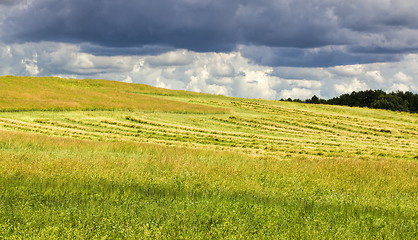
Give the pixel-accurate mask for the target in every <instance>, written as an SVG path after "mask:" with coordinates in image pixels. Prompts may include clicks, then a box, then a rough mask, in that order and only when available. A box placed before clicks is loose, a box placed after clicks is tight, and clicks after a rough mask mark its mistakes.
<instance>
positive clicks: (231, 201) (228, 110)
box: [0, 76, 418, 239]
mask: <svg viewBox="0 0 418 240" xmlns="http://www.w3.org/2000/svg"><path fill="white" fill-rule="evenodd" d="M0 87H1V88H0V89H1V91H0V111H1V112H0V236H1V237H0V238H4V239H22V238H23V239H26V238H29V239H32V238H33V239H336V238H338V239H414V238H418V150H417V149H418V115H416V114H409V113H400V112H389V111H382V110H372V109H362V108H347V107H340V106H327V105H309V104H300V103H289V102H278V101H267V100H255V99H239V98H229V97H224V96H215V95H209V94H199V93H191V92H185V91H171V90H166V89H159V88H153V87H150V86H146V85H140V84H125V83H119V82H113V81H104V80H74V79H60V78H29V77H13V76H5V77H0ZM32 99H33V100H32Z"/></svg>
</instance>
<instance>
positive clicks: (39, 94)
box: [0, 76, 225, 112]
mask: <svg viewBox="0 0 418 240" xmlns="http://www.w3.org/2000/svg"><path fill="white" fill-rule="evenodd" d="M0 89H1V96H0V111H22V110H26V111H27V110H31V111H32V110H62V111H65V110H99V109H101V110H151V111H169V112H224V111H225V109H222V108H217V107H206V106H201V105H196V104H191V103H184V102H179V101H175V100H169V99H161V98H157V97H155V96H158V95H162V96H164V95H171V96H176V95H185V96H187V95H190V96H193V95H196V94H194V93H188V92H184V91H172V90H166V89H162V88H155V87H151V86H147V85H143V84H128V83H122V82H116V81H106V80H91V79H83V80H77V79H62V78H56V77H42V78H35V77H14V76H3V77H0Z"/></svg>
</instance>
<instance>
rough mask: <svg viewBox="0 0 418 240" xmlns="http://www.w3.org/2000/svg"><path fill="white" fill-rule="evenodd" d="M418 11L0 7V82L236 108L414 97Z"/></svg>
mask: <svg viewBox="0 0 418 240" xmlns="http://www.w3.org/2000/svg"><path fill="white" fill-rule="evenodd" d="M417 12H418V1H412V0H394V1H392V0H350V1H347V0H257V1H255V0H252V1H251V0H152V1H149V0H117V1H114V0H88V1H86V0H0V75H16V76H58V77H62V78H77V79H83V78H91V79H107V80H117V81H124V82H130V83H143V84H148V85H152V86H157V87H163V88H169V89H182V90H189V91H196V92H205V93H212V94H222V95H227V96H235V97H244V98H264V99H272V100H274V99H277V100H279V99H282V98H284V99H287V98H289V97H290V98H292V99H296V98H299V99H307V98H310V97H312V96H313V95H316V96H318V97H320V98H325V99H329V98H332V97H336V96H339V95H341V94H344V93H350V92H352V91H361V90H367V89H382V90H384V91H387V92H391V91H398V90H399V91H411V92H413V93H418V14H417Z"/></svg>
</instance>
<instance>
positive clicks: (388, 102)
mask: <svg viewBox="0 0 418 240" xmlns="http://www.w3.org/2000/svg"><path fill="white" fill-rule="evenodd" d="M281 101H291V102H303V103H313V104H330V105H342V106H350V107H368V108H378V109H386V110H392V111H402V112H411V113H418V94H413V93H411V92H402V91H397V92H391V93H386V92H384V91H383V90H366V91H359V92H352V93H346V94H343V95H341V96H339V97H334V98H332V99H328V100H325V99H320V98H318V97H317V96H316V95H314V96H313V97H312V98H309V99H306V100H300V99H293V100H292V99H291V98H288V99H287V100H284V99H281Z"/></svg>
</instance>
